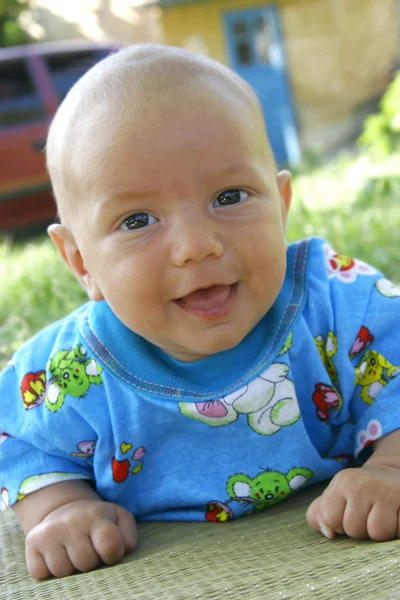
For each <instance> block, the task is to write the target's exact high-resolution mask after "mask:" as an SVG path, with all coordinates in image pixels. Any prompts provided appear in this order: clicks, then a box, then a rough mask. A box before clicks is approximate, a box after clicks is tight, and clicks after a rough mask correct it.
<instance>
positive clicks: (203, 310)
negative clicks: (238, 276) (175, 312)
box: [174, 282, 238, 320]
mask: <svg viewBox="0 0 400 600" xmlns="http://www.w3.org/2000/svg"><path fill="white" fill-rule="evenodd" d="M237 289H238V283H237V282H236V283H233V284H231V285H212V286H211V287H208V288H201V289H198V290H195V291H194V292H191V293H190V294H188V295H187V296H183V297H182V298H177V299H176V300H174V302H175V304H177V305H178V306H179V307H180V308H182V309H183V310H185V311H187V312H189V313H191V314H192V315H196V316H198V317H202V318H203V319H210V320H211V319H221V318H223V317H225V316H226V315H227V314H228V313H229V312H230V311H231V309H232V307H233V305H234V303H235V300H236V296H237Z"/></svg>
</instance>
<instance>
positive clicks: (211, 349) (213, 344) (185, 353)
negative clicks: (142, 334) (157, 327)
mask: <svg viewBox="0 0 400 600" xmlns="http://www.w3.org/2000/svg"><path fill="white" fill-rule="evenodd" d="M248 333H249V331H246V332H245V333H244V334H243V335H241V336H240V335H237V333H236V335H231V336H226V337H224V336H222V335H218V334H217V333H216V332H215V335H214V339H209V340H207V341H202V342H200V341H199V340H197V343H192V344H191V345H190V346H189V345H188V346H181V347H179V348H178V347H176V348H172V347H170V348H168V347H161V350H163V351H164V352H165V353H166V354H168V355H169V356H171V357H172V358H174V359H175V360H179V361H181V362H195V361H197V360H202V359H203V358H207V357H208V356H214V355H215V354H219V353H220V352H224V351H226V350H232V349H233V348H235V347H236V346H238V345H239V344H240V342H242V341H243V339H244V338H245V337H246V335H247V334H248ZM210 338H211V336H210Z"/></svg>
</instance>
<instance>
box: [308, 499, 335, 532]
mask: <svg viewBox="0 0 400 600" xmlns="http://www.w3.org/2000/svg"><path fill="white" fill-rule="evenodd" d="M321 498H322V496H319V497H318V498H316V499H315V500H314V501H313V502H312V503H311V504H310V506H309V507H308V510H307V513H306V519H307V522H308V524H309V525H310V526H311V527H313V528H314V529H317V530H318V531H320V532H321V533H322V535H324V536H325V537H326V538H329V539H333V538H334V537H335V535H336V533H335V532H334V531H333V529H331V528H330V527H328V526H327V525H325V524H324V523H323V522H322V520H321V514H320V505H321Z"/></svg>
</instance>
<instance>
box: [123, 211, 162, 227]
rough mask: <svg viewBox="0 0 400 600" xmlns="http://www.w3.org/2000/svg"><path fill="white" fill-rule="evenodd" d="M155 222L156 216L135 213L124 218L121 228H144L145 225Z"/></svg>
mask: <svg viewBox="0 0 400 600" xmlns="http://www.w3.org/2000/svg"><path fill="white" fill-rule="evenodd" d="M155 222H156V219H155V217H152V216H151V215H149V214H147V213H144V212H140V213H134V214H133V215H129V217H127V218H126V219H124V221H123V223H121V225H120V229H122V230H124V231H132V230H134V229H142V228H143V227H146V226H147V225H150V224H151V223H155Z"/></svg>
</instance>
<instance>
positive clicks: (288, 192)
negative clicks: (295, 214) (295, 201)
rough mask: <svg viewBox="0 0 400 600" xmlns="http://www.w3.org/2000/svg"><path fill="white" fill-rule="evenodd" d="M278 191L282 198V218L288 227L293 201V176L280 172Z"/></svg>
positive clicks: (287, 172) (286, 172)
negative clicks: (288, 217) (287, 221)
mask: <svg viewBox="0 0 400 600" xmlns="http://www.w3.org/2000/svg"><path fill="white" fill-rule="evenodd" d="M277 183H278V190H279V194H280V196H281V198H282V216H283V222H284V224H285V225H286V219H287V216H288V213H289V208H290V202H291V200H292V175H291V174H290V172H289V171H280V172H279V173H278V176H277Z"/></svg>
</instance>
